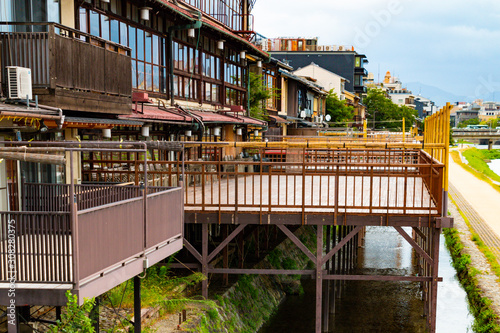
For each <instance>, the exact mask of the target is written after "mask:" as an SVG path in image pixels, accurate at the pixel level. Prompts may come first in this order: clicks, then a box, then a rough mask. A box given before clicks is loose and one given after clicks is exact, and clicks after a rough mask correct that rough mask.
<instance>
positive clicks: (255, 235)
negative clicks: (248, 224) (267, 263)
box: [253, 227, 260, 258]
mask: <svg viewBox="0 0 500 333" xmlns="http://www.w3.org/2000/svg"><path fill="white" fill-rule="evenodd" d="M259 236H260V229H259V228H258V227H257V228H255V230H254V231H253V240H254V242H255V256H256V257H257V258H260V249H259V247H260V237H259Z"/></svg>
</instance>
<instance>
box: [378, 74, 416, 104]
mask: <svg viewBox="0 0 500 333" xmlns="http://www.w3.org/2000/svg"><path fill="white" fill-rule="evenodd" d="M383 87H384V88H386V89H387V93H388V94H389V97H390V98H391V100H392V102H393V103H394V104H397V105H405V106H408V107H410V108H412V109H415V108H416V105H415V95H414V94H413V93H412V92H411V91H410V90H408V89H406V88H403V84H402V82H401V81H400V80H399V79H398V78H397V77H393V76H391V72H389V71H388V72H387V73H386V74H385V78H384V83H383Z"/></svg>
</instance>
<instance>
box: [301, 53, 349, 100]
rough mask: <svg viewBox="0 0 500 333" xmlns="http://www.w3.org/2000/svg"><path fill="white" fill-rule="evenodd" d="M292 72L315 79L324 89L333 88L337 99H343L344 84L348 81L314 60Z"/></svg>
mask: <svg viewBox="0 0 500 333" xmlns="http://www.w3.org/2000/svg"><path fill="white" fill-rule="evenodd" d="M293 73H294V74H295V75H298V76H303V77H311V78H313V79H315V80H316V81H317V84H319V85H320V86H322V87H323V88H324V89H325V90H326V91H330V90H332V89H333V92H334V93H336V94H337V96H338V97H339V99H341V100H343V99H345V95H344V91H345V85H346V82H349V80H347V79H346V78H344V77H342V76H340V75H337V74H335V73H333V72H330V71H329V70H327V69H324V68H323V67H320V66H319V65H317V64H315V63H314V62H312V63H310V64H309V65H307V66H305V67H302V68H298V69H296V70H295V71H293Z"/></svg>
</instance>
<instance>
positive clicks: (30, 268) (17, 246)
mask: <svg viewBox="0 0 500 333" xmlns="http://www.w3.org/2000/svg"><path fill="white" fill-rule="evenodd" d="M71 234H72V232H71V221H70V214H69V213H68V212H63V213H53V212H0V282H11V281H15V283H24V282H31V283H71V282H73V273H72V272H73V268H72V267H73V266H72V243H71V242H72V239H71ZM11 260H13V261H11ZM11 264H13V265H14V267H11V266H10V265H11Z"/></svg>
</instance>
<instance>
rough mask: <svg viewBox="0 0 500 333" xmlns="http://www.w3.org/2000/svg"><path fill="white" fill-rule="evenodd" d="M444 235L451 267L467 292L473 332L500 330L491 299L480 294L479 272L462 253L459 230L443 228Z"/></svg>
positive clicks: (468, 257)
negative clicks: (472, 318)
mask: <svg viewBox="0 0 500 333" xmlns="http://www.w3.org/2000/svg"><path fill="white" fill-rule="evenodd" d="M444 236H445V239H446V246H447V247H448V249H449V250H450V253H451V257H452V259H453V267H454V268H455V270H456V272H457V276H458V278H459V280H460V283H461V284H462V286H463V287H464V289H465V291H466V293H467V297H468V299H469V306H470V310H471V312H472V314H473V315H474V318H475V321H474V325H473V330H474V332H480V333H482V332H485V333H486V332H500V326H499V325H498V323H497V318H498V317H497V315H496V314H495V312H493V310H492V308H491V301H490V300H489V299H487V298H486V297H482V296H481V290H480V288H479V286H478V281H477V275H478V274H479V273H480V272H479V271H478V270H477V269H476V268H474V267H472V265H471V258H470V255H468V254H465V253H464V251H463V249H464V246H463V244H462V242H461V240H460V235H459V232H458V231H457V230H456V229H453V228H450V229H444Z"/></svg>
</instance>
